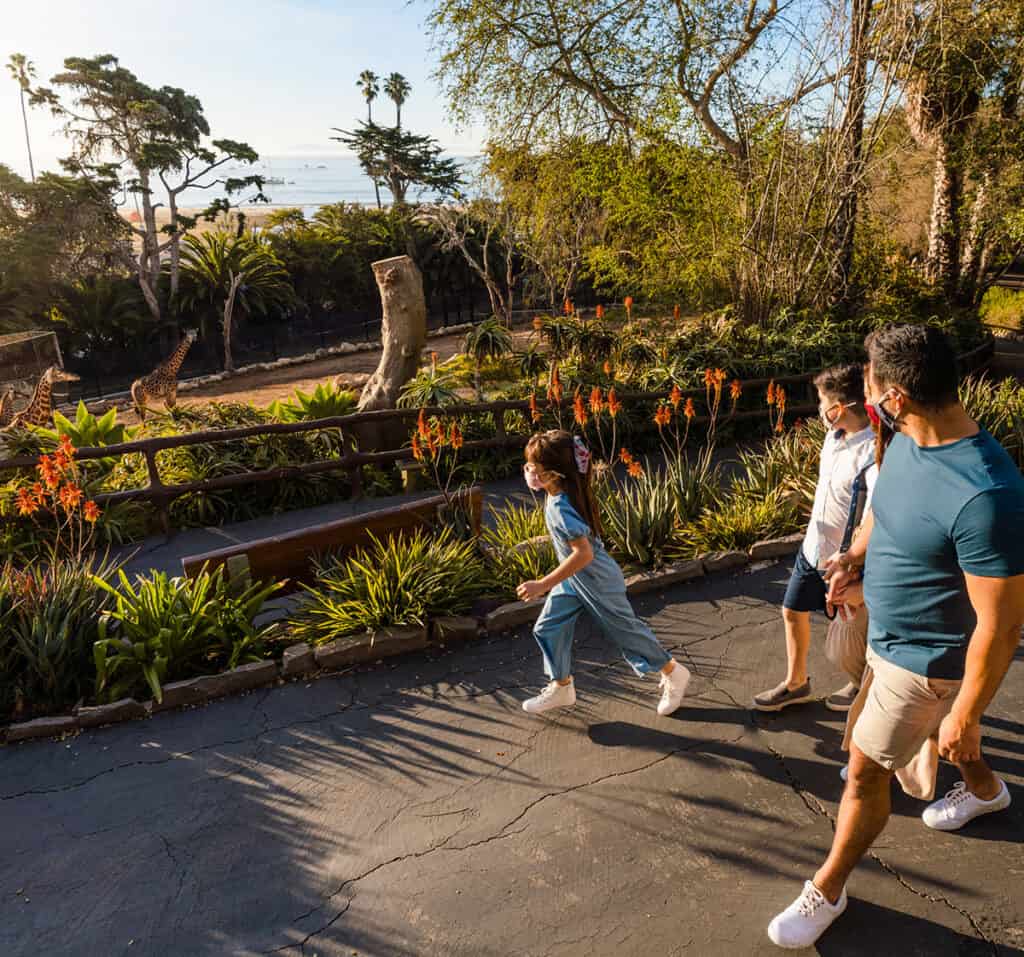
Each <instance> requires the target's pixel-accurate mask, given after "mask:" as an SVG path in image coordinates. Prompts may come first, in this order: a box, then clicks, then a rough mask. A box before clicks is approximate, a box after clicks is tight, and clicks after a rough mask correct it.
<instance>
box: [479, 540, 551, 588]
mask: <svg viewBox="0 0 1024 957" xmlns="http://www.w3.org/2000/svg"><path fill="white" fill-rule="evenodd" d="M557 565H558V558H557V556H556V555H555V547H554V545H552V544H551V540H550V539H547V540H545V541H533V542H529V543H527V544H522V545H520V546H519V547H518V548H496V549H495V550H494V551H492V552H491V554H490V555H489V556H488V558H487V568H488V572H489V578H490V587H489V589H488V591H489V592H491V593H497V595H499V596H500V597H502V598H508V599H514V598H515V597H516V588H518V587H519V585H520V584H521V583H522V582H526V581H536V580H537V579H539V578H543V577H544V576H545V575H547V574H549V573H550V572H551V571H552V570H553V569H554V568H555V567H556V566H557Z"/></svg>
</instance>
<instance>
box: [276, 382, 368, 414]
mask: <svg viewBox="0 0 1024 957" xmlns="http://www.w3.org/2000/svg"><path fill="white" fill-rule="evenodd" d="M358 401H359V398H358V396H357V395H356V394H355V392H353V391H352V390H351V389H339V388H338V387H337V386H336V385H334V384H333V383H324V382H321V383H319V384H318V385H317V387H316V388H315V389H314V390H313V391H312V392H311V393H306V392H303V391H302V390H301V389H296V390H295V393H294V395H293V397H292V398H291V399H290V400H289V401H287V402H281V401H277V402H274V403H272V404H271V406H270V408H269V409H268V411H269V412H270V414H271V415H272V416H273V417H274V418H275V419H277V420H278V421H280V422H311V421H313V420H315V419H329V418H334V417H335V416H341V415H348V414H350V413H351V412H354V411H355V409H356V405H357V403H358Z"/></svg>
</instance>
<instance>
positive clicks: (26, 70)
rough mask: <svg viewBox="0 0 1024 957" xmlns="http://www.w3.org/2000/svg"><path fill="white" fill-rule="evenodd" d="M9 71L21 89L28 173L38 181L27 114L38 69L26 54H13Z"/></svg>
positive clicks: (33, 179) (8, 62)
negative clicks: (26, 101) (32, 82)
mask: <svg viewBox="0 0 1024 957" xmlns="http://www.w3.org/2000/svg"><path fill="white" fill-rule="evenodd" d="M7 69H8V70H9V71H10V74H11V76H12V77H13V78H14V82H15V83H17V84H18V86H19V87H20V89H21V122H22V125H23V126H24V127H25V148H26V149H27V150H28V171H29V173H30V174H31V176H32V182H33V183H34V182H35V181H36V168H35V165H34V164H33V162H32V142H31V140H30V139H29V137H28V113H26V112H25V94H26V93H28V92H29V88H30V86H31V81H32V80H34V79H35V76H36V68H35V65H34V64H33V63H32V61H31V60H29V59H28V58H27V57H26V56H25V54H24V53H12V54H11V58H10V59H9V60H8V61H7Z"/></svg>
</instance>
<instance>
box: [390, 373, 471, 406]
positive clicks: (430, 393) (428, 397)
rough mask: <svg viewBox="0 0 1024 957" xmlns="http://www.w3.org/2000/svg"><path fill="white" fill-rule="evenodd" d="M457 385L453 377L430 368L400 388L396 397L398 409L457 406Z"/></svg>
mask: <svg viewBox="0 0 1024 957" xmlns="http://www.w3.org/2000/svg"><path fill="white" fill-rule="evenodd" d="M457 388H458V383H457V382H456V380H455V379H454V377H453V376H451V375H449V374H448V373H446V372H441V371H439V370H438V369H436V368H434V367H431V368H429V369H426V370H425V371H423V372H421V373H420V374H419V375H417V376H415V377H413V378H412V379H410V380H409V381H408V382H407V383H406V384H405V385H404V386H402V394H401V395H400V396H399V397H398V407H399V408H400V409H422V408H430V407H433V406H446V405H457V404H458V402H459V394H458V392H456V389H457Z"/></svg>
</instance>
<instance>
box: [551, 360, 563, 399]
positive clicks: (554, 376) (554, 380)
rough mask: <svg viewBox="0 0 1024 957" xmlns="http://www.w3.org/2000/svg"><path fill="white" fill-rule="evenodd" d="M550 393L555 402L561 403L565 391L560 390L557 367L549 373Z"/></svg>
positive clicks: (559, 377) (560, 380)
mask: <svg viewBox="0 0 1024 957" xmlns="http://www.w3.org/2000/svg"><path fill="white" fill-rule="evenodd" d="M551 391H552V394H553V395H554V397H555V401H556V402H561V401H562V396H563V394H564V392H565V390H564V389H563V388H562V378H561V376H559V374H558V366H555V367H554V368H553V369H552V371H551Z"/></svg>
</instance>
